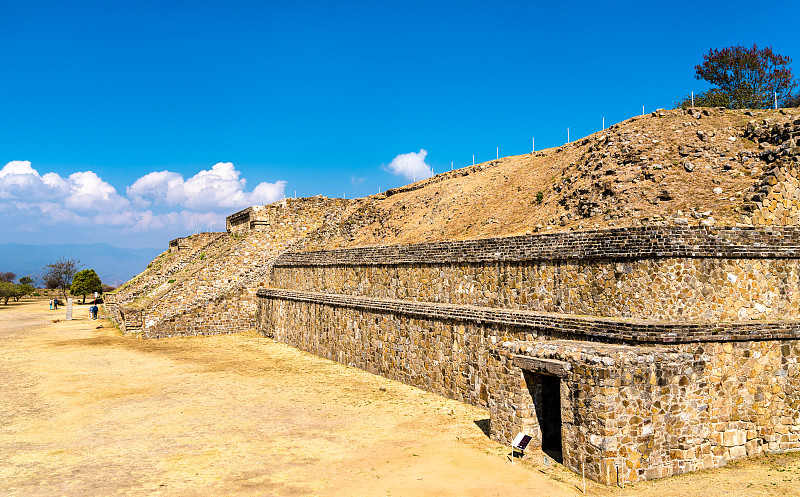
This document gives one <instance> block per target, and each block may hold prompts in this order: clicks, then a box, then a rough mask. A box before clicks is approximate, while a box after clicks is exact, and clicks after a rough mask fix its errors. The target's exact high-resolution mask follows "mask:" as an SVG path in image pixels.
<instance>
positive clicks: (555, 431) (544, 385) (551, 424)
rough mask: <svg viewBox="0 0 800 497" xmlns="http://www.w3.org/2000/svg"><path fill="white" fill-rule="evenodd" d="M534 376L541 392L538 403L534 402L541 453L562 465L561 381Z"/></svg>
mask: <svg viewBox="0 0 800 497" xmlns="http://www.w3.org/2000/svg"><path fill="white" fill-rule="evenodd" d="M535 376H538V377H539V378H538V379H539V383H540V384H541V392H542V393H541V397H540V399H541V400H540V402H539V403H536V402H534V404H535V405H536V416H537V417H538V418H539V427H540V429H541V431H542V452H544V453H545V454H547V455H548V456H550V457H552V458H553V459H554V460H555V461H557V462H559V463H562V462H563V461H564V459H563V456H562V452H561V380H560V379H559V378H558V377H556V376H550V375H546V374H536V375H535ZM534 399H536V397H534Z"/></svg>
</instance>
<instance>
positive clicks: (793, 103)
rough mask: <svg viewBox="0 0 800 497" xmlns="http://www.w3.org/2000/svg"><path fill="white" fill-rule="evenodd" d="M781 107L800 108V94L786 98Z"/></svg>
mask: <svg viewBox="0 0 800 497" xmlns="http://www.w3.org/2000/svg"><path fill="white" fill-rule="evenodd" d="M781 107H800V92H798V93H795V94H794V95H789V96H787V97H786V98H784V99H783V102H782V103H781Z"/></svg>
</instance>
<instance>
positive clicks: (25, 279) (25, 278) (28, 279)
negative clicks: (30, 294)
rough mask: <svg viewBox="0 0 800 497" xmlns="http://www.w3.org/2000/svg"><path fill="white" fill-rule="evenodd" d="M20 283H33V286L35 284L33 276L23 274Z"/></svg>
mask: <svg viewBox="0 0 800 497" xmlns="http://www.w3.org/2000/svg"><path fill="white" fill-rule="evenodd" d="M19 283H20V284H21V285H31V286H33V278H31V277H30V276H23V277H22V278H20V279H19Z"/></svg>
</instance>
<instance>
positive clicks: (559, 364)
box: [514, 355, 572, 378]
mask: <svg viewBox="0 0 800 497" xmlns="http://www.w3.org/2000/svg"><path fill="white" fill-rule="evenodd" d="M514 365H515V366H518V367H520V368H522V369H527V370H528V371H533V372H535V373H545V374H550V375H553V376H558V377H562V378H563V377H564V376H566V375H567V372H568V371H569V370H570V368H571V367H572V366H571V364H570V363H568V362H564V361H557V360H555V359H542V358H539V357H530V356H524V355H516V356H514Z"/></svg>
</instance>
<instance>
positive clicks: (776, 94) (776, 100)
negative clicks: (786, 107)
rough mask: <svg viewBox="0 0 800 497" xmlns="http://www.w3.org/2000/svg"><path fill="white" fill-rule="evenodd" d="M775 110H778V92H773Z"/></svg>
mask: <svg viewBox="0 0 800 497" xmlns="http://www.w3.org/2000/svg"><path fill="white" fill-rule="evenodd" d="M775 110H778V92H777V91H776V92H775Z"/></svg>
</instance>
